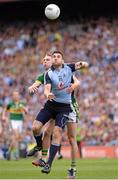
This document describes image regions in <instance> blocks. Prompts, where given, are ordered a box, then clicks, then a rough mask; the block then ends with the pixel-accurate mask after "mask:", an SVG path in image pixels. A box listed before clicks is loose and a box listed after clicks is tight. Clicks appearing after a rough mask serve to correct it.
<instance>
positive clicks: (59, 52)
mask: <svg viewBox="0 0 118 180" xmlns="http://www.w3.org/2000/svg"><path fill="white" fill-rule="evenodd" d="M55 53H58V54H61V56H62V57H63V53H62V52H61V51H58V50H56V51H53V53H52V55H53V54H55Z"/></svg>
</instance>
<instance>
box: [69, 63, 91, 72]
mask: <svg viewBox="0 0 118 180" xmlns="http://www.w3.org/2000/svg"><path fill="white" fill-rule="evenodd" d="M68 66H69V67H70V68H71V70H72V72H75V71H76V70H79V69H82V68H87V67H88V66H89V64H88V63H87V62H85V61H78V62H76V63H72V64H68Z"/></svg>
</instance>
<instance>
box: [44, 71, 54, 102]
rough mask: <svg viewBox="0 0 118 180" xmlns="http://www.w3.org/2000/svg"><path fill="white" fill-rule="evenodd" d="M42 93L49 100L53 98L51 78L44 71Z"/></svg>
mask: <svg viewBox="0 0 118 180" xmlns="http://www.w3.org/2000/svg"><path fill="white" fill-rule="evenodd" d="M44 95H45V96H46V98H47V99H48V100H50V101H51V100H52V99H54V94H53V93H51V79H50V77H49V75H48V73H46V75H45V86H44Z"/></svg>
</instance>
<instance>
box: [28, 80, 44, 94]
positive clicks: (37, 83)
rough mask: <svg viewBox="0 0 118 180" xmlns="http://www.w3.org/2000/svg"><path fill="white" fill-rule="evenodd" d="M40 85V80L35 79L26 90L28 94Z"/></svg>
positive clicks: (36, 89) (35, 90)
mask: <svg viewBox="0 0 118 180" xmlns="http://www.w3.org/2000/svg"><path fill="white" fill-rule="evenodd" d="M40 85H41V82H40V81H35V82H34V83H33V84H32V85H31V86H30V87H29V88H28V91H29V93H30V94H32V93H35V92H37V91H38V88H39V86H40Z"/></svg>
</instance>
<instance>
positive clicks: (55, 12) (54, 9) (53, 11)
mask: <svg viewBox="0 0 118 180" xmlns="http://www.w3.org/2000/svg"><path fill="white" fill-rule="evenodd" d="M59 15H60V8H59V7H58V6H57V5H56V4H49V5H47V6H46V8H45V16H46V17H47V18H48V19H50V20H54V19H57V18H58V17H59Z"/></svg>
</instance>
